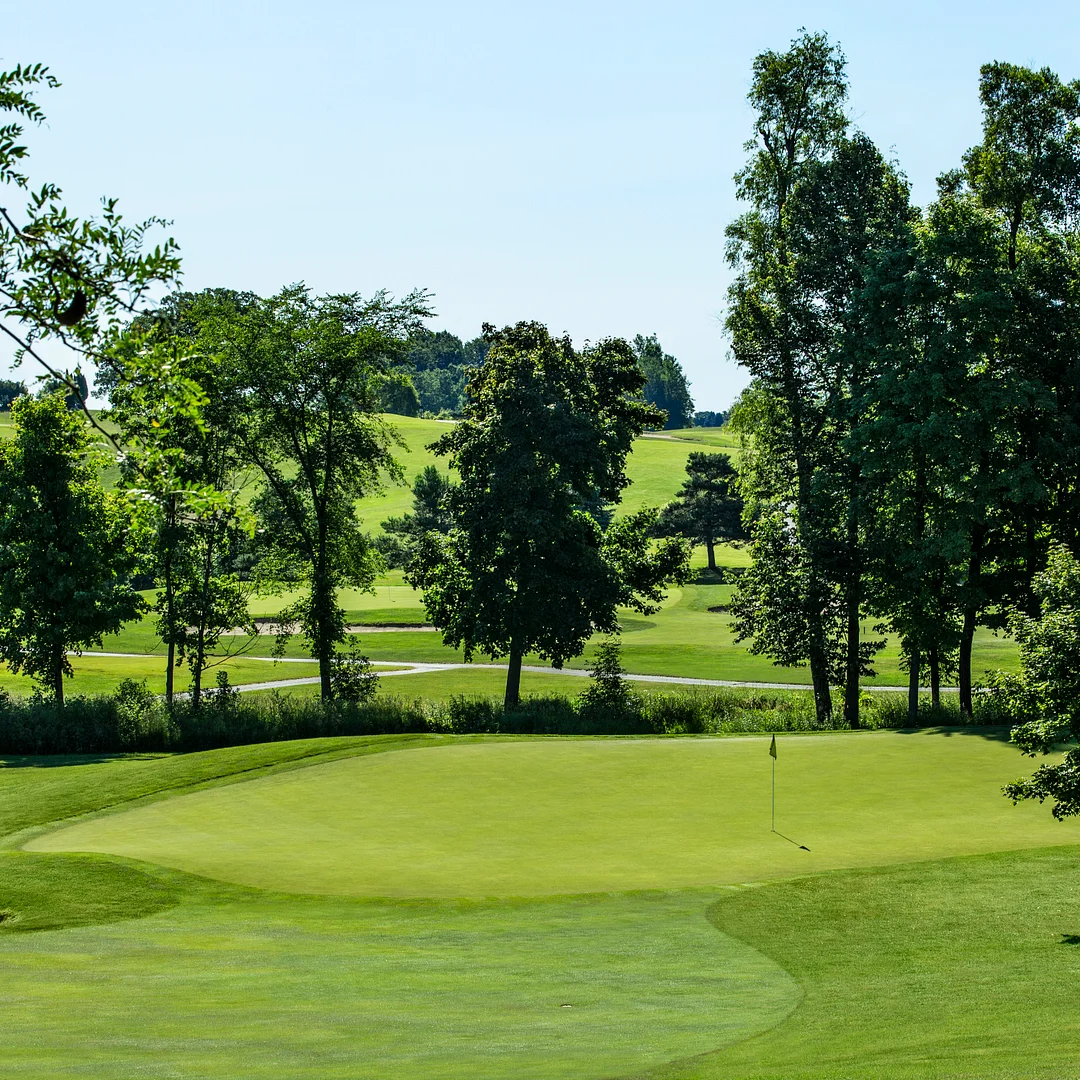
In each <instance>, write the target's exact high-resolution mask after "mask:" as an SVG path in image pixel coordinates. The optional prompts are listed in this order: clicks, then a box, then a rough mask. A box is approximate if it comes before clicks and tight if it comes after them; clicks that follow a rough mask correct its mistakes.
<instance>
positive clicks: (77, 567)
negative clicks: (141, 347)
mask: <svg viewBox="0 0 1080 1080" xmlns="http://www.w3.org/2000/svg"><path fill="white" fill-rule="evenodd" d="M12 419H13V421H14V425H15V438H14V439H13V440H12V441H10V442H7V443H2V444H0V491H2V492H3V503H2V504H0V659H3V661H4V662H5V663H6V664H7V665H8V666H9V667H10V669H11V670H12V671H16V672H19V671H22V672H25V673H26V674H27V675H30V676H32V677H33V678H35V679H37V680H38V681H40V682H41V683H42V684H43V685H44V686H46V687H47V688H48V691H49V692H50V693H51V694H52V696H53V697H54V699H55V701H56V703H57V704H58V705H60V706H62V705H63V703H64V676H65V675H71V674H72V670H71V663H70V661H69V660H68V653H69V652H75V653H79V652H81V651H82V649H84V648H86V647H87V646H89V645H100V644H101V640H102V637H103V636H104V635H105V634H111V633H115V632H116V631H117V630H119V629H120V627H121V626H122V625H123V624H124V623H125V622H127V621H129V620H130V619H133V618H135V617H136V616H137V615H139V614H140V613H141V612H142V611H144V610H145V607H146V605H145V603H144V602H143V600H142V598H141V597H140V596H139V594H138V593H137V592H135V590H134V589H133V588H132V586H131V575H132V573H133V572H134V570H135V566H136V550H137V538H138V529H137V526H136V522H135V519H134V518H133V515H132V510H131V507H130V505H129V504H127V503H126V502H125V500H124V499H123V498H122V496H120V495H117V494H114V493H111V492H106V491H105V490H104V489H103V488H102V487H101V482H100V480H99V479H98V469H97V465H98V462H97V461H96V459H95V458H94V456H93V455H92V454H91V453H90V451H91V443H90V438H89V434H88V432H87V429H86V426H85V424H84V423H83V422H82V421H81V420H80V419H79V417H77V416H76V415H73V414H72V413H70V412H69V411H68V409H67V407H66V406H65V404H64V401H63V398H62V397H61V396H60V395H59V394H55V395H52V396H50V397H46V398H43V399H40V400H37V399H34V398H30V397H20V398H17V399H16V401H15V402H14V404H13V406H12Z"/></svg>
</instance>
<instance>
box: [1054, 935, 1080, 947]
mask: <svg viewBox="0 0 1080 1080" xmlns="http://www.w3.org/2000/svg"><path fill="white" fill-rule="evenodd" d="M1058 944H1059V945H1080V934H1062V935H1061V940H1060V941H1059V942H1058Z"/></svg>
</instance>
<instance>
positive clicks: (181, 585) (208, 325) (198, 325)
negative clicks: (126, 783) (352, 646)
mask: <svg viewBox="0 0 1080 1080" xmlns="http://www.w3.org/2000/svg"><path fill="white" fill-rule="evenodd" d="M257 303H258V298H257V297H256V296H254V294H252V293H239V292H235V291H233V290H230V289H206V290H203V291H202V292H199V293H187V292H183V293H174V294H171V295H170V296H168V297H166V298H165V300H164V301H163V302H162V304H161V305H160V306H159V307H158V308H156V309H154V310H152V311H150V312H147V313H145V314H143V315H140V316H139V317H138V318H137V319H136V320H134V325H133V327H132V328H131V332H130V337H129V338H128V339H127V340H126V341H125V342H124V345H125V346H126V347H128V348H130V349H132V350H136V349H139V348H142V347H143V346H144V344H145V343H147V342H150V343H152V344H154V345H156V346H160V347H162V348H167V349H168V348H171V349H172V350H173V353H174V356H175V361H174V364H175V366H176V368H177V369H178V370H179V371H180V372H181V373H182V374H183V375H184V377H185V378H187V379H188V380H190V381H191V383H192V385H197V386H198V387H199V390H200V393H201V401H200V408H199V411H198V413H197V414H194V415H193V414H189V413H186V412H184V411H182V410H178V411H176V412H174V413H172V414H169V415H166V416H162V415H161V414H160V413H159V410H158V409H157V407H156V406H152V407H150V408H149V409H148V408H147V405H148V402H147V399H146V397H145V396H144V395H142V394H140V393H137V392H133V389H132V387H131V386H130V385H129V384H128V383H125V382H121V381H118V380H116V379H115V378H110V379H107V380H106V388H107V389H108V391H109V393H110V398H111V403H112V408H111V410H110V412H109V414H108V415H109V418H110V419H111V420H112V421H113V422H114V423H116V424H117V425H118V426H119V429H120V432H121V433H122V436H123V440H124V443H125V444H137V443H139V442H143V441H146V440H147V439H149V438H151V437H153V438H155V439H156V441H157V445H158V446H159V447H161V448H162V450H163V451H165V452H167V454H168V456H169V463H170V468H169V470H168V471H167V472H161V471H159V472H157V473H155V474H151V475H147V474H146V472H145V470H139V469H138V468H136V467H134V466H133V464H132V463H131V462H129V461H125V462H124V467H123V469H122V474H121V475H122V479H123V482H124V483H125V484H126V485H128V486H129V487H131V488H133V489H134V490H135V491H137V493H138V494H139V496H140V497H141V498H142V499H143V500H144V501H145V502H146V503H147V504H148V505H150V506H152V507H153V508H154V509H155V511H156V513H155V535H154V544H153V550H154V573H155V577H156V584H157V586H158V589H159V593H158V598H157V601H156V603H155V605H154V610H155V611H156V613H157V615H158V622H157V627H158V632H159V634H160V635H161V639H162V641H163V642H164V643H165V646H166V651H167V655H166V664H165V696H166V699H167V700H168V701H172V698H173V693H174V676H175V670H176V667H177V666H178V665H179V664H182V663H184V662H185V660H186V661H187V662H188V665H189V669H190V671H191V674H192V699H193V701H194V703H195V705H196V707H197V706H198V703H199V701H200V699H201V693H202V673H203V670H204V669H205V668H206V666H207V663H208V657H209V650H210V649H211V648H212V647H214V646H215V645H217V644H218V642H219V640H220V637H221V635H222V634H223V633H224V632H225V631H226V630H230V629H232V628H233V627H237V626H242V625H244V624H246V623H247V622H248V618H247V609H246V600H247V596H246V594H247V591H248V589H247V588H246V587H245V586H243V585H242V584H241V582H240V581H239V580H238V578H236V576H235V575H230V574H228V573H227V572H226V571H224V570H223V568H222V565H221V563H222V559H223V557H224V556H225V555H226V554H227V552H228V550H229V549H230V548H231V546H232V545H233V544H234V542H235V534H236V532H237V530H243V529H247V530H250V528H251V526H252V522H251V519H250V514H249V513H248V512H247V510H246V508H245V506H244V505H243V503H244V498H243V493H242V491H241V490H240V488H241V484H240V474H241V465H242V461H241V458H240V447H239V444H238V441H237V437H236V425H235V423H234V420H235V415H236V414H235V412H234V410H233V409H232V402H231V401H230V400H229V395H228V392H227V386H226V385H225V382H224V380H223V371H222V368H221V363H220V360H219V357H218V350H219V349H220V348H221V347H222V343H221V341H220V339H219V337H218V336H217V335H219V333H220V329H221V327H222V326H227V325H229V322H230V320H235V319H237V318H239V317H240V316H241V315H242V314H243V313H245V312H248V311H251V310H252V309H253V308H254V307H255V306H256V304H257ZM195 491H202V492H204V493H205V492H207V491H212V492H214V493H216V497H214V498H211V499H205V498H204V499H193V498H192V493H193V492H195ZM232 643H233V642H232V639H230V644H232ZM235 644H236V646H237V648H236V649H232V648H230V649H229V650H228V652H229V653H230V654H231V653H234V652H235V651H244V650H245V649H246V648H248V647H250V645H251V644H252V641H251V640H250V639H248V640H246V641H243V640H240V639H237V640H236V642H235Z"/></svg>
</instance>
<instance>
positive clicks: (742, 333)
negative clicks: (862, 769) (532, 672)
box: [726, 32, 857, 723]
mask: <svg viewBox="0 0 1080 1080" xmlns="http://www.w3.org/2000/svg"><path fill="white" fill-rule="evenodd" d="M844 66H845V60H844V56H843V54H842V53H841V52H840V50H839V49H837V48H835V47H833V46H832V45H831V44H830V43H829V41H828V39H827V37H826V36H825V35H823V34H808V33H806V32H803V33H802V35H801V36H800V37H798V38H796V39H795V40H794V41H793V42H792V44H791V48H790V49H789V50H788V51H787V52H786V53H775V52H772V51H769V52H765V53H762V54H761V55H760V56H758V57H757V58H756V59H755V61H754V69H753V81H752V84H751V89H750V93H749V95H748V100H749V101H750V104H751V106H752V107H753V108H754V110H755V111H756V113H757V119H756V123H755V138H754V139H753V140H751V141H750V142H749V143H747V150H748V151H750V158H749V160H748V162H747V164H746V167H745V168H744V169H743V170H742V171H741V172H740V173H739V174H738V175H737V176H736V182H737V184H738V194H739V196H740V198H741V199H743V200H744V201H746V202H747V203H749V207H750V208H749V209H748V211H747V212H746V213H745V214H743V215H742V216H741V217H740V218H739V219H737V220H736V221H735V222H734V223H732V225H730V226H729V227H728V230H727V236H728V259H729V262H730V263H731V264H732V265H733V267H734V268H735V269H736V270H737V271H738V275H737V277H736V279H735V281H734V282H733V283H732V285H731V288H730V289H729V292H728V301H729V314H728V318H727V322H726V326H727V330H728V333H729V334H730V336H731V342H732V352H733V354H734V355H735V358H736V360H738V361H739V363H741V364H743V365H744V366H745V367H746V368H747V369H748V370H749V371H750V373H751V375H752V376H753V380H754V381H753V383H752V385H751V391H752V392H751V394H750V395H744V403H743V406H742V408H741V413H742V422H743V427H742V430H743V432H744V434H745V435H746V436H747V438H746V439H745V440H744V442H745V445H744V453H743V457H742V464H741V465H740V474H741V476H742V477H743V486H744V493H745V494H746V496H747V497H748V498H749V499H751V501H752V502H753V503H755V504H756V503H758V502H761V503H768V504H770V505H771V506H772V507H773V508H774V509H773V510H770V511H769V512H768V513H766V514H764V515H763V520H766V519H769V520H772V521H773V524H772V525H770V526H769V528H768V532H767V533H766V534H765V536H764V541H765V542H764V543H763V544H761V545H759V544H758V543H757V540H756V538H755V542H754V558H755V561H756V560H758V559H759V558H760V557H761V556H762V555H764V554H765V553H766V552H776V553H777V554H780V553H781V552H782V551H784V545H787V544H794V545H795V547H796V549H797V550H795V551H794V552H791V553H790V558H788V557H786V556H787V553H786V552H785V566H784V567H777V572H776V573H766V572H764V571H763V573H764V578H763V580H768V581H770V582H772V583H773V584H774V585H780V584H783V585H785V586H787V587H791V588H793V589H797V591H795V592H792V593H791V594H789V595H787V596H785V597H784V598H783V599H782V601H781V603H782V605H783V608H784V611H785V613H786V616H787V618H788V619H789V620H796V621H798V622H801V624H802V625H801V627H800V628H799V629H798V631H797V632H795V633H791V634H786V635H784V640H785V641H787V643H788V645H790V644H791V642H794V641H798V642H801V643H802V647H803V649H804V650H805V651H804V653H803V655H802V657H801V659H800V661H799V662H805V663H808V664H809V667H810V675H811V680H812V682H813V688H814V701H815V708H816V711H817V716H818V720H819V722H821V723H827V722H828V721H829V720H830V719H831V715H832V695H831V690H830V668H831V663H830V656H829V639H830V634H831V629H830V627H829V626H828V625H827V613H828V612H831V611H833V610H834V608H835V603H834V600H835V592H836V587H835V582H833V581H830V577H829V574H828V573H827V570H826V550H827V549H828V548H829V547H831V546H832V539H833V537H832V536H831V533H832V531H833V528H834V523H835V522H836V520H837V514H838V511H840V504H841V500H840V499H838V498H837V497H836V495H837V494H838V493H837V492H835V491H834V490H833V486H832V485H831V484H825V485H823V484H821V483H820V482H819V481H820V479H822V478H823V477H824V476H826V475H830V474H832V473H833V472H834V470H835V462H834V461H832V460H829V459H830V458H831V457H832V454H833V447H834V445H835V434H836V433H835V432H830V431H827V427H828V425H829V421H830V416H829V409H828V405H829V403H830V400H831V398H830V391H831V390H832V388H833V385H834V378H833V372H832V371H831V370H829V366H828V365H823V364H822V363H821V360H822V359H823V356H824V355H825V354H827V353H828V352H829V351H830V347H831V346H832V345H833V343H834V337H835V335H833V334H830V333H829V330H830V329H831V327H830V326H828V325H827V324H826V321H825V320H823V319H822V318H820V316H822V315H823V314H824V306H823V303H822V301H823V300H824V299H825V298H824V297H823V296H822V295H821V292H822V289H821V284H822V283H821V281H820V277H821V274H820V266H821V263H820V259H819V255H818V253H817V252H816V251H814V250H812V249H808V248H807V246H806V245H801V246H800V240H801V232H800V228H799V224H798V223H797V222H796V221H795V220H794V219H795V218H797V217H801V218H802V219H803V220H806V218H807V217H808V216H812V215H808V214H806V213H802V214H800V213H799V210H800V207H799V206H798V203H797V202H796V201H795V200H796V199H797V197H798V193H799V186H800V183H802V182H803V181H804V180H807V179H808V178H809V177H811V176H812V175H814V174H817V175H819V176H820V167H822V166H828V165H829V164H830V163H831V162H832V161H833V160H834V157H835V155H836V153H837V150H838V148H839V147H840V146H841V144H842V142H843V140H844V137H845V135H846V132H847V128H848V120H847V117H846V116H845V114H844V111H843V104H844V101H845V99H846V97H847V81H846V78H845V75H844ZM804 205H806V204H804ZM808 254H809V256H810V266H811V267H812V270H811V272H810V273H809V275H808V276H803V275H802V274H801V271H802V268H803V262H804V261H805V259H806V256H807V255H808ZM828 321H829V322H831V320H828ZM751 402H752V403H753V408H751V407H750V405H751ZM739 411H740V410H739V409H737V410H736V418H738V414H739ZM750 421H752V424H751V423H750ZM780 522H790V523H791V528H790V529H789V528H787V527H786V525H785V527H784V528H780V527H779V523H780ZM785 567H786V568H788V569H790V568H791V567H796V568H797V569H798V572H797V573H788V572H782V571H784V570H785ZM746 584H747V586H748V587H749V586H750V585H751V584H752V582H750V581H748V582H747V583H746ZM777 599H779V598H777ZM766 614H767V609H766V608H764V607H762V606H761V605H759V604H757V603H748V604H746V605H744V607H743V622H742V629H743V632H744V633H746V634H749V635H750V636H751V637H754V638H755V641H756V645H755V647H758V648H764V649H768V648H769V646H768V643H769V642H770V641H773V640H778V639H777V638H776V636H775V635H774V634H773V633H772V631H771V630H770V629H769V628H768V627H766V626H764V625H763V626H762V627H761V629H760V632H759V630H758V629H757V628H756V626H755V623H754V621H753V620H754V618H755V617H756V616H758V615H761V616H764V615H766ZM770 655H773V654H772V653H771V652H770ZM785 655H787V653H786V652H785ZM778 657H779V654H777V656H775V657H774V658H778ZM855 720H856V722H857V714H856V717H855Z"/></svg>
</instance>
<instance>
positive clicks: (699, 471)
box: [655, 453, 746, 573]
mask: <svg viewBox="0 0 1080 1080" xmlns="http://www.w3.org/2000/svg"><path fill="white" fill-rule="evenodd" d="M686 472H687V479H686V480H684V481H683V485H682V487H681V488H680V489H679V493H678V495H676V497H675V501H674V502H671V503H668V505H667V506H665V507H664V508H663V510H662V511H661V512H660V517H659V518H658V519H657V522H656V529H655V532H656V535H657V536H683V537H685V538H686V539H687V540H689V541H690V542H691V544H694V545H696V544H704V545H705V550H706V552H707V555H708V563H709V569H710V570H712V571H713V572H714V573H715V572H716V553H715V545H716V544H718V543H730V542H731V541H735V540H743V539H745V538H746V531H745V529H744V528H743V523H742V512H743V500H742V497H741V496H740V495H739V492H738V489H737V481H738V473H736V471H735V468H734V466H733V465H732V464H731V459H730V458H729V457H728V456H727V454H702V453H692V454H691V455H690V456H689V458H687V461H686Z"/></svg>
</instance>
